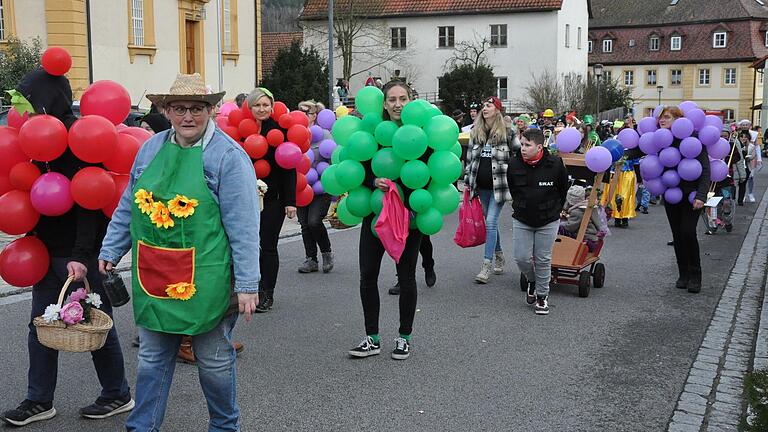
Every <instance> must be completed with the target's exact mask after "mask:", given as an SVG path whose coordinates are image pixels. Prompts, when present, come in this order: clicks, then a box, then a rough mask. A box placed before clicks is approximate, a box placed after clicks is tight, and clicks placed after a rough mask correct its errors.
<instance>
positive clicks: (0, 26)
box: [0, 0, 768, 40]
mask: <svg viewBox="0 0 768 432" xmlns="http://www.w3.org/2000/svg"><path fill="white" fill-rule="evenodd" d="M766 39H768V38H766ZM0 40H5V11H4V10H3V0H0Z"/></svg>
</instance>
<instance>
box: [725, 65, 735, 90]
mask: <svg viewBox="0 0 768 432" xmlns="http://www.w3.org/2000/svg"><path fill="white" fill-rule="evenodd" d="M723 84H724V85H727V86H733V85H736V68H725V70H723Z"/></svg>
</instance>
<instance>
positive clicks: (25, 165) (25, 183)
mask: <svg viewBox="0 0 768 432" xmlns="http://www.w3.org/2000/svg"><path fill="white" fill-rule="evenodd" d="M38 177H40V169H38V168H37V166H36V165H35V164H33V163H32V162H19V163H17V164H16V165H14V166H13V168H11V171H10V173H8V181H9V182H10V183H11V186H13V188H14V189H18V190H23V191H29V190H30V189H32V183H34V182H35V180H37V178H38Z"/></svg>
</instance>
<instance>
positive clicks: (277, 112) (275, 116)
mask: <svg viewBox="0 0 768 432" xmlns="http://www.w3.org/2000/svg"><path fill="white" fill-rule="evenodd" d="M289 111H290V110H289V109H288V107H287V106H286V105H285V104H284V103H282V102H280V101H277V102H275V106H274V107H272V120H274V121H278V120H280V117H282V116H283V114H288V112H289Z"/></svg>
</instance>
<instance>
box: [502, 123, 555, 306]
mask: <svg viewBox="0 0 768 432" xmlns="http://www.w3.org/2000/svg"><path fill="white" fill-rule="evenodd" d="M520 144H521V148H520V150H517V151H516V152H515V153H514V156H513V157H512V158H511V159H510V160H509V165H508V169H507V183H508V185H509V189H510V192H511V194H512V209H513V210H514V213H513V215H512V243H513V245H514V258H515V261H516V262H517V266H518V268H519V269H520V273H522V274H523V275H524V276H525V277H526V279H527V280H528V288H527V292H526V301H527V302H528V304H534V303H535V305H534V312H536V314H537V315H547V314H549V303H548V297H549V281H550V278H551V276H552V266H551V262H552V247H553V246H554V245H555V240H556V239H557V231H558V228H559V227H560V210H561V209H562V208H563V205H564V204H565V197H566V194H567V193H568V172H567V171H566V168H565V164H563V160H562V159H560V157H558V156H554V155H551V154H550V153H549V151H548V150H547V149H545V148H544V133H543V132H542V131H541V130H540V129H528V130H526V131H525V132H523V138H522V139H521V140H520Z"/></svg>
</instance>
